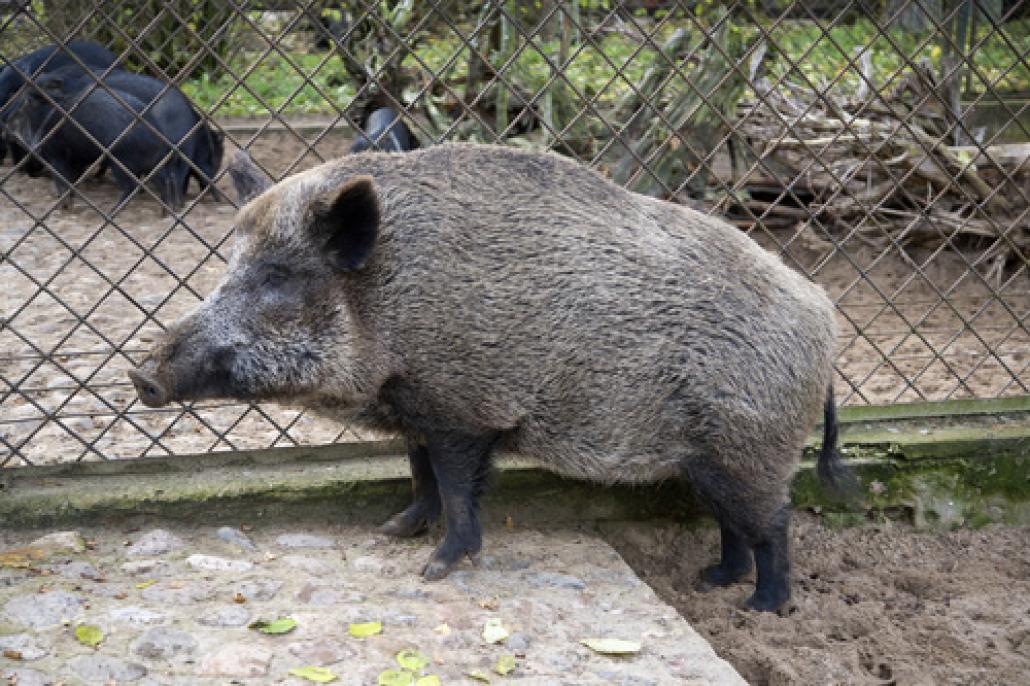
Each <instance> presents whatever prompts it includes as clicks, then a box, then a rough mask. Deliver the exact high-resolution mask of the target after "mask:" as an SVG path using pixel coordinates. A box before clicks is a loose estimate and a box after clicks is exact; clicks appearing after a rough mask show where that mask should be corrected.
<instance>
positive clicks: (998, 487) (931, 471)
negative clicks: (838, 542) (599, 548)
mask: <svg viewBox="0 0 1030 686" xmlns="http://www.w3.org/2000/svg"><path fill="white" fill-rule="evenodd" d="M977 402H978V401H960V402H957V403H954V404H948V403H933V404H931V403H926V404H919V405H907V406H896V407H892V408H884V409H881V410H878V411H872V410H868V409H865V408H863V409H862V410H861V411H853V412H847V411H846V412H842V416H841V424H842V427H841V446H842V452H843V453H844V456H845V459H846V461H847V462H848V463H849V464H850V465H852V467H853V468H854V470H855V472H856V474H857V476H858V484H859V485H858V489H859V490H858V493H857V497H854V498H851V499H850V500H849V501H847V502H839V501H835V500H834V499H833V498H832V497H831V496H830V495H829V494H828V493H827V492H826V491H825V490H823V489H822V488H821V487H820V486H819V485H818V482H817V480H816V478H815V476H814V469H813V466H814V458H815V455H816V454H817V451H818V436H813V439H812V441H811V442H810V446H809V448H808V449H806V460H805V461H804V462H803V464H802V469H801V472H800V473H799V475H798V478H797V480H796V482H795V487H794V493H793V499H794V503H795V505H796V506H797V507H803V508H812V509H817V510H820V511H823V512H832V513H837V514H836V515H835V516H838V517H840V518H842V520H844V521H846V520H847V519H848V518H855V517H856V516H859V517H864V516H866V515H868V514H869V513H870V512H872V513H874V514H875V513H891V514H893V513H897V512H905V513H908V514H910V515H911V516H912V518H913V520H914V521H915V522H916V523H917V524H924V525H928V526H948V527H950V526H956V525H972V526H977V525H982V524H985V523H988V522H992V521H998V522H1011V523H1028V522H1030V398H1014V399H1006V400H1004V401H983V402H982V404H981V405H979V406H978V405H977ZM410 492H411V486H410V477H409V472H408V463H407V459H406V457H405V456H404V454H403V446H402V444H401V443H400V442H398V441H381V442H369V443H354V444H341V445H333V446H321V447H315V448H281V449H270V450H260V451H241V452H233V453H208V454H203V455H184V456H177V457H160V458H141V459H135V460H124V461H114V462H93V463H75V464H67V465H55V466H47V467H25V468H16V469H4V470H0V526H7V527H10V526H51V525H57V524H60V523H65V522H83V521H90V520H98V519H104V520H108V519H111V518H119V517H129V516H135V515H159V516H168V517H189V518H190V519H191V520H201V521H203V520H211V521H223V522H224V521H229V520H231V519H233V518H236V517H240V518H253V517H256V516H298V515H303V516H325V517H329V518H338V519H339V520H341V521H343V520H346V521H350V522H367V523H370V524H371V523H376V522H379V521H382V520H383V519H385V518H386V517H388V516H389V515H390V514H391V513H393V512H395V511H397V510H398V509H400V508H402V507H403V506H404V505H406V504H407V501H408V499H409V498H410ZM703 511H704V510H703V508H702V507H701V506H700V505H699V504H698V502H697V501H696V499H695V498H694V497H693V495H692V493H691V491H690V488H689V486H688V485H686V484H682V483H663V484H658V485H642V486H616V487H611V488H605V487H602V486H598V485H595V484H590V483H585V482H582V481H577V480H573V479H566V478H562V477H560V476H557V475H554V474H551V473H550V472H547V471H546V470H543V469H540V468H539V467H538V466H536V465H535V464H534V463H531V462H528V461H525V460H522V459H519V458H517V457H512V456H502V457H501V459H500V460H499V463H498V469H497V473H496V476H495V477H494V483H493V487H492V488H491V490H490V491H489V493H488V495H487V496H486V498H485V502H484V513H485V516H486V518H487V521H488V523H489V522H490V521H491V520H492V521H493V522H494V523H497V522H503V523H512V522H517V523H518V524H519V525H527V526H548V525H568V524H575V523H589V522H598V521H611V520H638V519H648V518H655V517H675V518H690V517H694V516H697V515H698V514H699V513H702V512H703Z"/></svg>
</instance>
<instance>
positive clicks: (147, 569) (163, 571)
mask: <svg viewBox="0 0 1030 686" xmlns="http://www.w3.org/2000/svg"><path fill="white" fill-rule="evenodd" d="M121 569H122V571H123V572H125V573H126V574H132V575H133V576H138V575H142V574H146V575H148V576H165V575H167V574H168V572H169V571H170V565H169V564H168V563H167V562H165V561H164V560H131V561H129V562H126V563H125V564H123V565H122V568H121Z"/></svg>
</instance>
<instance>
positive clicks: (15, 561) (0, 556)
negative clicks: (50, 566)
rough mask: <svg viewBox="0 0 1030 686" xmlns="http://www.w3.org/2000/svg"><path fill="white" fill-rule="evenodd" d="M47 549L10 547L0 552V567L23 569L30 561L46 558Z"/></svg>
mask: <svg viewBox="0 0 1030 686" xmlns="http://www.w3.org/2000/svg"><path fill="white" fill-rule="evenodd" d="M46 556H47V551H45V550H42V549H40V548H12V549H10V550H5V551H3V552H2V553H0V567H8V568H11V569H24V568H25V567H31V566H32V563H34V562H38V561H40V560H43V559H46Z"/></svg>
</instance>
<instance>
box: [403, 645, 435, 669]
mask: <svg viewBox="0 0 1030 686" xmlns="http://www.w3.org/2000/svg"><path fill="white" fill-rule="evenodd" d="M397 664H399V665H400V666H401V667H402V668H404V669H410V670H411V671H412V672H417V671H419V670H420V669H422V668H423V667H425V666H426V665H428V664H429V658H428V657H426V656H425V655H423V654H422V653H420V652H419V651H418V649H416V648H405V649H404V650H402V651H401V652H399V653H397Z"/></svg>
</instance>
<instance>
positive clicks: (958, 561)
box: [610, 513, 1030, 686]
mask: <svg viewBox="0 0 1030 686" xmlns="http://www.w3.org/2000/svg"><path fill="white" fill-rule="evenodd" d="M610 540H611V541H612V542H613V543H614V545H615V547H616V549H617V550H619V552H620V553H621V554H622V555H623V556H624V557H625V558H626V560H627V561H628V562H630V565H631V566H632V567H633V568H634V569H636V570H637V572H638V573H640V574H641V577H642V578H643V579H644V580H645V581H646V582H647V583H648V584H650V585H651V586H652V587H653V588H654V589H655V590H656V591H657V592H658V594H659V595H660V596H661V597H662V598H663V599H665V600H666V601H667V602H669V603H670V604H672V605H673V606H674V607H676V608H677V609H678V610H679V611H680V612H682V613H683V616H684V617H686V618H687V620H688V621H689V622H690V623H691V624H692V625H693V626H694V628H695V629H697V630H698V631H699V632H700V633H701V634H702V635H703V636H705V637H706V638H707V639H708V640H709V641H710V642H711V643H712V645H713V646H714V647H715V649H716V652H718V653H719V655H720V656H722V657H723V658H725V659H726V660H728V661H729V662H730V663H731V664H732V665H733V666H734V667H736V668H737V670H738V671H739V672H740V673H741V674H742V675H743V676H744V678H745V679H747V680H748V681H749V682H750V683H752V684H753V685H755V686H761V685H765V684H769V685H786V684H797V685H801V684H898V685H899V686H900V685H902V684H904V685H906V686H908V685H912V684H925V685H926V686H931V685H938V684H970V685H972V684H977V685H979V684H1025V683H1027V676H1028V675H1030V528H1025V527H1024V528H1020V527H1003V526H991V527H987V528H984V529H980V530H977V531H971V530H959V531H951V532H947V533H927V532H917V531H914V530H913V529H912V528H911V527H910V526H909V525H907V524H901V523H898V522H893V521H885V522H882V523H880V524H877V525H870V526H868V527H859V528H850V529H845V530H842V531H834V530H830V529H828V528H826V527H824V526H823V524H822V523H821V522H820V521H819V519H818V518H817V517H815V516H814V515H811V514H806V513H801V514H799V515H798V516H797V518H796V520H795V527H794V536H793V548H794V552H793V554H794V579H795V583H794V601H793V602H794V608H793V610H792V612H791V614H789V615H788V616H786V617H779V616H775V615H771V614H755V613H752V612H748V611H745V610H742V609H739V606H740V605H741V604H742V603H743V601H744V599H745V598H747V596H748V595H749V594H750V593H751V591H752V586H751V584H753V580H749V581H748V582H746V583H742V584H738V585H735V586H731V587H728V588H725V589H718V590H715V591H712V592H710V593H699V592H696V591H695V590H693V587H692V583H693V580H694V579H696V578H697V575H698V573H699V572H700V569H701V568H702V567H704V566H707V565H709V564H712V563H713V562H714V561H716V559H717V557H718V531H717V530H716V529H714V528H695V529H688V528H685V527H683V526H681V525H673V524H667V525H664V526H661V525H659V526H656V525H654V524H653V523H648V524H642V525H636V526H633V527H630V528H627V529H621V530H618V531H615V532H613V533H612V534H611V536H610Z"/></svg>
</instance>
